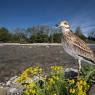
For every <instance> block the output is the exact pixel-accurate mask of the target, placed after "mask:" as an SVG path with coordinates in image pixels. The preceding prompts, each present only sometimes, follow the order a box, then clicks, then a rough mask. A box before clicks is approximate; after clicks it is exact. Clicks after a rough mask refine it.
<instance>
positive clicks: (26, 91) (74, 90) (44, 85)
mask: <svg viewBox="0 0 95 95" xmlns="http://www.w3.org/2000/svg"><path fill="white" fill-rule="evenodd" d="M17 82H18V83H21V84H22V87H23V92H22V93H23V95H86V92H87V90H88V89H89V85H88V84H87V82H86V81H85V79H83V78H81V77H77V78H73V79H69V78H68V79H67V78H65V76H64V68H63V67H62V66H51V72H50V73H48V74H47V75H45V74H44V72H43V70H42V68H40V67H29V68H27V69H26V70H25V71H24V72H23V73H22V74H21V76H20V77H19V78H18V80H17Z"/></svg>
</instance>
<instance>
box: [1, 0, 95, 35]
mask: <svg viewBox="0 0 95 95" xmlns="http://www.w3.org/2000/svg"><path fill="white" fill-rule="evenodd" d="M61 20H68V21H69V23H70V25H71V29H72V30H73V31H75V29H76V27H77V26H80V27H81V30H82V32H83V33H84V34H85V35H87V34H88V32H89V31H95V0H0V27H6V28H8V29H15V28H18V27H19V28H27V27H32V26H34V25H43V24H45V25H49V26H52V27H53V26H54V25H55V24H56V23H58V22H59V21H61Z"/></svg>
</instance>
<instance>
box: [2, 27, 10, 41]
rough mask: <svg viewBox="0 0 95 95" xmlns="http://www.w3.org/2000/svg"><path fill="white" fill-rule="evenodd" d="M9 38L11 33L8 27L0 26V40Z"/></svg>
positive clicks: (8, 39)
mask: <svg viewBox="0 0 95 95" xmlns="http://www.w3.org/2000/svg"><path fill="white" fill-rule="evenodd" d="M10 38H11V34H10V33H9V31H8V29H6V28H4V27H2V28H0V42H9V41H10Z"/></svg>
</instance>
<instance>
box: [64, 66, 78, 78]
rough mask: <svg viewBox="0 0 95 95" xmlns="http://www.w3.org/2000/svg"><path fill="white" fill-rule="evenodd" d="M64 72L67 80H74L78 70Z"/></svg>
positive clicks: (67, 69)
mask: <svg viewBox="0 0 95 95" xmlns="http://www.w3.org/2000/svg"><path fill="white" fill-rule="evenodd" d="M64 72H65V77H67V78H74V77H76V76H77V75H78V70H77V69H74V68H66V69H65V71H64Z"/></svg>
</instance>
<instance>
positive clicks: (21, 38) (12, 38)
mask: <svg viewBox="0 0 95 95" xmlns="http://www.w3.org/2000/svg"><path fill="white" fill-rule="evenodd" d="M74 33H75V34H76V35H77V36H79V37H80V38H81V39H83V40H85V41H87V40H88V39H89V40H95V33H94V32H90V34H89V35H88V37H85V36H84V35H83V33H82V32H81V28H80V27H77V28H76V31H75V32H74ZM61 38H62V33H61V30H60V29H57V28H54V27H50V26H47V25H38V26H33V27H29V28H27V29H20V28H17V29H15V30H13V31H9V30H8V29H7V28H5V27H1V28H0V43H60V42H61Z"/></svg>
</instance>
